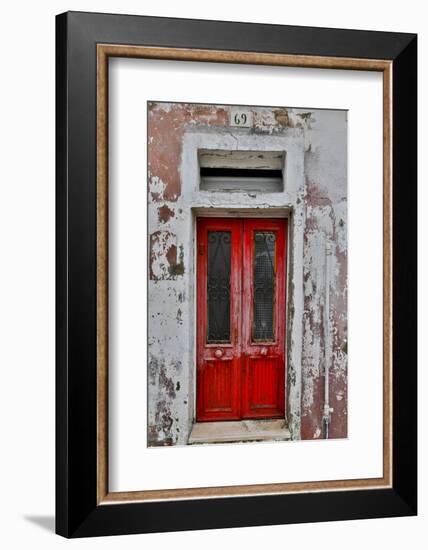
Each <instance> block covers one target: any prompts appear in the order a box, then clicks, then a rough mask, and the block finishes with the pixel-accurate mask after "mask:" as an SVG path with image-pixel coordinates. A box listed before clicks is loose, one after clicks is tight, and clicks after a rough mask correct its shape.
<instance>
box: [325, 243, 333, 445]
mask: <svg viewBox="0 0 428 550" xmlns="http://www.w3.org/2000/svg"><path fill="white" fill-rule="evenodd" d="M325 248H326V251H325V252H326V256H325V307H324V414H323V424H324V437H325V439H328V432H329V425H330V415H331V413H332V412H333V409H332V408H331V407H330V387H329V369H330V364H331V347H332V345H331V330H330V284H331V255H332V251H333V250H332V249H333V246H332V243H331V241H329V240H328V239H327V241H326V247H325Z"/></svg>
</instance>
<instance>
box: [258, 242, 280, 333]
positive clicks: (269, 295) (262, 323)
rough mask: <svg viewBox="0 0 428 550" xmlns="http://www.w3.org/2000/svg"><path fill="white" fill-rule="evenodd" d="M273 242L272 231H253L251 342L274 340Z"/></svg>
mask: <svg viewBox="0 0 428 550" xmlns="http://www.w3.org/2000/svg"><path fill="white" fill-rule="evenodd" d="M275 242H276V235H275V233H273V232H269V231H255V232H254V266H253V269H254V288H253V293H254V294H253V330H252V341H253V342H272V341H273V340H274V333H275V330H274V322H275V319H274V302H275Z"/></svg>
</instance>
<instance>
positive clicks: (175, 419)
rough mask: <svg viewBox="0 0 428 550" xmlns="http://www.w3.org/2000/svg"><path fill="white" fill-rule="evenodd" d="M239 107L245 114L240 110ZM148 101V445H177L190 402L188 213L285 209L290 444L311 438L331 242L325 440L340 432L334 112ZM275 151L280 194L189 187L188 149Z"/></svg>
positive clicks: (340, 262) (342, 247) (341, 135)
mask: <svg viewBox="0 0 428 550" xmlns="http://www.w3.org/2000/svg"><path fill="white" fill-rule="evenodd" d="M246 110H248V107H246ZM251 110H252V113H253V124H252V127H250V128H236V127H232V126H230V125H229V124H230V123H229V120H230V111H231V108H230V107H226V106H212V105H210V106H208V105H191V104H172V103H171V104H169V103H150V104H149V109H148V136H149V143H148V159H149V165H148V187H149V188H148V214H149V216H148V217H149V248H150V250H149V262H150V265H149V377H148V378H149V388H148V397H149V404H148V417H149V420H148V424H149V425H148V443H149V445H175V444H186V443H187V440H188V436H189V433H190V429H191V426H192V423H193V420H194V404H195V389H194V388H195V308H196V304H195V295H194V288H195V284H194V283H195V270H194V264H195V261H194V246H195V242H194V238H195V237H194V236H195V216H196V213H198V214H201V213H204V215H209V214H210V212H220V211H221V212H225V213H226V212H229V215H230V211H231V209H236V210H237V211H248V212H250V211H251V212H256V213H257V215H259V214H262V213H266V212H268V211H269V209H273V208H276V209H282V210H283V211H287V212H289V216H290V235H289V243H290V244H289V268H288V271H289V274H288V312H287V319H288V324H287V359H288V360H287V419H288V424H289V428H290V432H291V434H292V438H293V439H299V438H302V439H312V438H319V437H323V426H322V415H323V406H324V395H323V387H324V358H325V346H324V343H325V338H324V333H325V330H326V327H325V323H324V321H323V320H324V304H325V292H326V285H325V262H326V243H327V242H331V243H332V248H333V253H332V270H331V272H332V280H331V284H330V318H329V323H328V330H329V331H330V334H331V341H332V350H331V357H332V362H331V367H330V377H329V379H330V406H332V407H333V409H334V412H333V413H332V416H331V424H330V437H346V435H347V420H346V412H347V357H346V338H347V334H346V329H347V317H346V313H347V237H346V232H347V206H346V199H347V186H346V148H347V145H346V136H347V131H346V113H345V112H343V111H322V110H311V111H308V110H302V109H283V108H281V109H279V108H278V109H268V108H252V109H251ZM204 148H205V149H243V150H284V151H285V152H286V169H285V188H284V191H283V192H281V193H266V194H263V193H243V192H233V193H230V192H212V191H201V190H200V189H199V172H198V160H197V151H198V149H204Z"/></svg>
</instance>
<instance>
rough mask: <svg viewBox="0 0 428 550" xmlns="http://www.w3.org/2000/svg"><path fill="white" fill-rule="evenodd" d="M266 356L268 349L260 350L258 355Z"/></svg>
mask: <svg viewBox="0 0 428 550" xmlns="http://www.w3.org/2000/svg"><path fill="white" fill-rule="evenodd" d="M267 354H268V349H267V348H262V349H261V350H260V355H267Z"/></svg>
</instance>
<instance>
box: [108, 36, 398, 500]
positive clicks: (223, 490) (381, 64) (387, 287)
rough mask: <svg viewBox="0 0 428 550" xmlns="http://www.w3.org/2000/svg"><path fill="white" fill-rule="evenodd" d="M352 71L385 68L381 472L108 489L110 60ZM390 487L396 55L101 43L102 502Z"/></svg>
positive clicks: (382, 70)
mask: <svg viewBox="0 0 428 550" xmlns="http://www.w3.org/2000/svg"><path fill="white" fill-rule="evenodd" d="M109 57H133V58H146V59H164V60H181V61H200V62H204V61H205V62H217V63H238V64H249V65H276V66H286V67H308V68H317V69H322V68H324V69H348V70H362V71H378V72H382V73H383V476H382V477H381V478H368V479H344V480H333V481H311V482H293V483H272V484H256V485H240V486H224V487H203V488H188V489H161V490H145V491H144V490H141V491H128V492H109V489H108V424H107V419H108V59H109ZM391 486H392V61H384V60H370V59H368V60H366V59H359V58H339V57H320V56H305V55H285V54H267V53H255V52H236V51H218V50H198V49H186V48H164V47H149V46H126V45H121V44H97V504H98V505H105V504H109V503H120V502H142V501H155V500H183V499H190V498H192V499H196V498H216V497H217V498H219V497H231V496H234V497H237V496H251V495H262V494H263V495H266V494H279V493H296V492H314V491H337V490H356V489H379V488H386V487H391Z"/></svg>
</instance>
